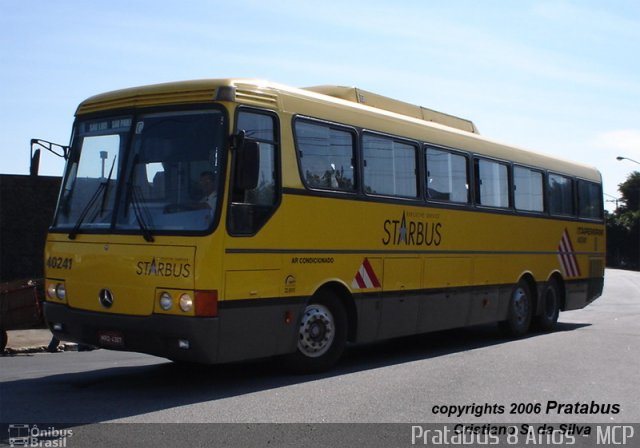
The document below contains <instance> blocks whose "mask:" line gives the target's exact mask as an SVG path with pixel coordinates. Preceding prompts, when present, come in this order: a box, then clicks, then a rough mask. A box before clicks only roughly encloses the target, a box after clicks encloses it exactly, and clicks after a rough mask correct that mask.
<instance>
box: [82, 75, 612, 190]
mask: <svg viewBox="0 0 640 448" xmlns="http://www.w3.org/2000/svg"><path fill="white" fill-rule="evenodd" d="M213 100H218V101H237V102H238V103H243V104H251V105H257V106H263V107H269V108H274V109H280V110H287V111H288V112H291V113H304V114H311V111H312V110H313V108H320V109H326V110H327V111H328V110H333V111H335V110H341V111H343V112H344V113H340V116H341V118H343V117H345V116H350V114H349V110H351V115H352V116H353V120H354V122H352V123H349V122H346V123H345V124H351V125H355V126H358V125H359V126H363V127H367V126H366V123H368V120H371V119H375V121H377V122H378V123H380V122H381V121H384V120H390V121H391V123H390V125H389V129H376V130H379V131H383V132H390V133H393V132H392V129H398V127H399V126H402V125H406V126H407V129H408V130H409V131H410V134H411V135H403V134H401V135H402V136H404V137H408V138H417V137H416V135H417V134H418V133H421V131H420V129H422V131H426V133H427V134H429V137H430V138H429V139H427V140H425V141H427V142H429V143H433V144H437V145H442V146H448V147H451V148H454V149H461V150H466V151H471V152H475V153H477V154H479V155H485V156H489V157H494V158H498V159H503V160H508V161H513V162H516V163H521V164H524V165H530V166H534V167H540V168H545V169H548V170H551V171H557V172H560V173H566V174H570V175H574V176H578V177H582V178H584V179H587V180H591V181H594V182H601V180H602V178H601V175H600V173H599V172H598V170H597V169H596V168H594V167H591V166H587V165H583V164H580V163H576V162H573V161H568V160H563V159H561V158H558V157H555V156H550V155H545V154H542V153H539V152H533V151H530V150H525V149H522V148H518V147H515V146H511V145H505V144H503V143H500V142H497V141H494V140H491V139H488V138H486V137H481V136H480V135H479V133H478V130H477V128H476V126H475V125H474V123H473V122H472V121H470V120H467V119H464V118H460V117H456V116H453V115H449V114H445V113H442V112H437V111H434V110H432V109H427V108H425V107H422V106H416V105H413V104H409V103H405V102H403V101H399V100H395V99H392V98H388V97H385V96H382V95H378V94H375V93H372V92H368V91H365V90H362V89H358V88H356V87H341V86H315V87H307V88H294V87H289V86H285V85H282V84H276V83H272V82H268V81H264V80H257V79H246V78H228V79H203V80H194V81H179V82H170V83H164V84H155V85H148V86H141V87H132V88H128V89H122V90H116V91H112V92H107V93H102V94H99V95H96V96H92V97H90V98H88V99H86V100H85V101H83V102H82V103H80V105H79V106H78V109H77V110H76V116H80V115H85V114H90V113H94V112H101V111H106V110H113V109H125V108H141V107H150V106H158V105H169V104H188V103H203V102H209V101H213ZM302 104H308V107H305V111H302V110H296V108H297V107H299V106H300V105H302ZM323 106H324V107H323ZM317 118H323V119H327V120H330V119H331V117H328V116H319V117H317ZM336 120H337V119H336ZM422 133H424V132H422Z"/></svg>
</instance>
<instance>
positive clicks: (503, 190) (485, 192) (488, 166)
mask: <svg viewBox="0 0 640 448" xmlns="http://www.w3.org/2000/svg"><path fill="white" fill-rule="evenodd" d="M475 168H476V202H477V203H478V204H480V205H485V206H487V207H502V208H507V207H509V170H508V167H507V165H506V164H504V163H499V162H494V161H492V160H484V159H476V163H475Z"/></svg>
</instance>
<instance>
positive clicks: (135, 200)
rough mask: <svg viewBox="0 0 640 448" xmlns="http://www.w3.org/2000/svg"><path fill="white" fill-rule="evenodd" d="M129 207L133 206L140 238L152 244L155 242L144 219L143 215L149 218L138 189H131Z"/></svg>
mask: <svg viewBox="0 0 640 448" xmlns="http://www.w3.org/2000/svg"><path fill="white" fill-rule="evenodd" d="M131 205H132V206H133V214H134V215H135V216H136V221H137V222H138V227H140V230H141V231H142V237H143V238H144V240H145V241H147V242H149V243H153V242H154V241H155V240H154V238H153V234H152V233H151V229H150V228H149V225H148V224H147V221H146V219H145V218H144V215H145V213H146V215H147V217H149V211H148V210H147V208H146V207H145V205H144V197H143V196H142V192H140V187H133V192H132V195H131Z"/></svg>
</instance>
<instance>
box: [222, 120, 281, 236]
mask: <svg viewBox="0 0 640 448" xmlns="http://www.w3.org/2000/svg"><path fill="white" fill-rule="evenodd" d="M236 128H237V130H238V131H239V130H243V131H245V135H246V136H247V138H250V139H252V140H255V141H256V142H258V145H259V148H260V149H259V150H260V166H259V177H258V185H257V186H256V188H253V189H246V190H245V189H239V188H232V190H231V201H230V205H229V221H228V228H229V232H230V233H231V234H232V235H253V234H255V233H256V232H257V231H258V230H260V228H261V227H262V226H263V225H264V224H265V223H266V222H267V220H268V219H269V217H270V216H271V215H272V214H273V211H274V210H275V209H276V207H277V205H278V203H279V194H280V189H279V168H278V150H279V148H278V138H277V132H276V129H277V128H276V123H275V118H274V116H273V115H271V114H267V113H261V112H257V111H254V110H248V109H247V110H241V111H240V112H239V114H238V121H237V126H236ZM234 163H236V161H235V160H234ZM234 184H235V182H233V180H232V182H231V183H230V185H232V186H233V185H234Z"/></svg>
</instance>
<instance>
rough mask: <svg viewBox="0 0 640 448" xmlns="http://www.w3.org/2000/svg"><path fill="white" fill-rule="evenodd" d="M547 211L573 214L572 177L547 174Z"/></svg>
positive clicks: (557, 213)
mask: <svg viewBox="0 0 640 448" xmlns="http://www.w3.org/2000/svg"><path fill="white" fill-rule="evenodd" d="M548 187H549V211H550V212H551V214H552V215H563V216H571V215H575V210H574V205H573V179H571V178H569V177H565V176H561V175H559V174H549V182H548Z"/></svg>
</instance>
